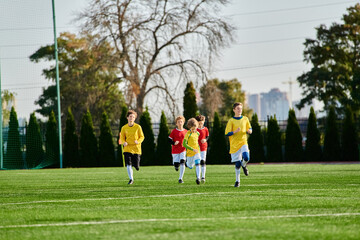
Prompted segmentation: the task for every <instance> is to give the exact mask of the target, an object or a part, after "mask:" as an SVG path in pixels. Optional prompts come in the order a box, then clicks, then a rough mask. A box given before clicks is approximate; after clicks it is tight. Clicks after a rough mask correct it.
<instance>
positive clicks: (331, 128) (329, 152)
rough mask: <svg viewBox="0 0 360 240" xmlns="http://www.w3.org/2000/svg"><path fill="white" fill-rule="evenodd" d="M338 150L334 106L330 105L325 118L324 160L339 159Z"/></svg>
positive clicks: (338, 141) (338, 143)
mask: <svg viewBox="0 0 360 240" xmlns="http://www.w3.org/2000/svg"><path fill="white" fill-rule="evenodd" d="M340 150H341V148H340V138H339V131H338V126H337V123H336V115H335V108H334V107H333V106H331V107H330V110H329V114H328V116H327V119H326V129H325V139H324V161H339V160H341V154H340Z"/></svg>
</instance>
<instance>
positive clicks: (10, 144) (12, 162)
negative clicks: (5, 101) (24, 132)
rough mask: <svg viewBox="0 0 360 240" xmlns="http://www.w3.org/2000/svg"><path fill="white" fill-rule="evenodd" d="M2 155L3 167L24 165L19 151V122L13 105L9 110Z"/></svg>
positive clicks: (10, 167)
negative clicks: (4, 149) (7, 129)
mask: <svg viewBox="0 0 360 240" xmlns="http://www.w3.org/2000/svg"><path fill="white" fill-rule="evenodd" d="M4 157H5V158H4V168H7V169H21V168H24V167H25V166H24V161H23V157H22V152H21V144H20V134H19V122H18V119H17V114H16V111H15V108H14V107H12V108H11V111H10V121H9V134H8V139H7V144H6V153H5V156H4Z"/></svg>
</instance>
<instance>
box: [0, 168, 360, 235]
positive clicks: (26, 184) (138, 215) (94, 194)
mask: <svg viewBox="0 0 360 240" xmlns="http://www.w3.org/2000/svg"><path fill="white" fill-rule="evenodd" d="M249 171H250V175H249V176H248V177H245V176H244V174H243V173H241V184H240V188H234V187H233V185H234V182H235V173H234V167H233V166H232V165H223V166H216V165H213V166H207V175H206V183H205V184H201V185H196V183H195V169H192V170H190V169H186V171H185V176H184V182H185V183H183V184H179V183H178V172H175V170H174V168H173V167H171V166H164V167H141V168H140V171H139V172H136V171H134V178H135V183H134V184H133V185H127V182H128V178H127V173H126V169H125V168H86V169H48V170H21V171H0V189H1V190H0V192H1V195H0V209H1V210H0V239H131V240H134V239H172V240H173V239H360V164H351V165H350V164H344V165H318V164H303V165H301V164H299V165H295V164H294V165H293V164H291V165H290V164H274V165H270V164H269V165H249Z"/></svg>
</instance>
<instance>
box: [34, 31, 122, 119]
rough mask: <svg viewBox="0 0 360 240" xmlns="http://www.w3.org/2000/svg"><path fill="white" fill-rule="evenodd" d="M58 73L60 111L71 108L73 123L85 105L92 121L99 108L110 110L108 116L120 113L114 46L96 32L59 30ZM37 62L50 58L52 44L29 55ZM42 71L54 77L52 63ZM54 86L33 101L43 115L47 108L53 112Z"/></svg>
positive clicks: (98, 114)
mask: <svg viewBox="0 0 360 240" xmlns="http://www.w3.org/2000/svg"><path fill="white" fill-rule="evenodd" d="M57 40H58V49H59V76H60V89H61V91H60V96H61V112H62V113H65V112H66V111H67V109H68V108H69V107H71V108H72V110H73V113H74V119H75V123H76V125H77V126H79V125H80V123H81V117H82V113H83V112H85V111H86V110H87V109H89V110H90V111H91V112H92V113H93V114H94V116H95V118H94V122H95V123H97V124H98V123H100V118H101V117H100V116H101V113H102V112H103V111H106V112H108V113H110V115H109V117H110V118H111V119H112V120H115V119H118V118H119V117H120V110H119V107H118V106H121V105H122V104H123V103H124V98H123V95H122V93H121V91H120V89H119V87H118V86H117V85H116V84H115V83H119V82H120V81H121V80H120V79H119V78H118V77H117V73H118V68H117V63H118V62H119V60H118V57H117V56H115V54H114V51H115V49H114V47H112V46H111V45H110V43H109V42H107V41H106V40H104V39H103V38H102V37H100V36H99V35H94V36H92V35H90V34H87V33H83V34H82V35H80V36H79V37H78V36H76V35H75V34H71V33H67V32H65V33H61V34H60V37H58V39H57ZM30 60H31V61H33V62H35V63H38V62H40V61H41V60H45V61H54V45H47V46H43V47H40V48H39V49H38V50H37V51H36V52H35V53H34V54H32V55H31V56H30ZM43 75H44V76H45V77H46V78H47V79H48V80H51V81H55V76H56V75H55V66H53V65H52V66H50V67H49V68H45V69H44V70H43ZM56 101H57V97H56V86H55V85H51V86H49V87H48V88H45V89H44V90H43V94H42V95H41V96H40V97H39V99H38V100H37V101H36V104H38V105H39V106H40V109H38V110H37V112H39V113H40V114H42V115H44V116H49V114H50V112H51V111H54V112H55V114H56V115H57V107H56Z"/></svg>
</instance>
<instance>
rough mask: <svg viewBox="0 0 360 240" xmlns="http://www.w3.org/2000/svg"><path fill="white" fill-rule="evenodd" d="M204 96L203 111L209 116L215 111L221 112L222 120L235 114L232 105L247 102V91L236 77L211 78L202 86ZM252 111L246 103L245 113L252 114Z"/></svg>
mask: <svg viewBox="0 0 360 240" xmlns="http://www.w3.org/2000/svg"><path fill="white" fill-rule="evenodd" d="M200 94H201V98H202V105H201V107H200V108H201V111H202V112H203V113H204V114H208V115H207V116H213V113H214V112H215V111H217V112H219V113H220V116H222V120H225V119H228V118H229V117H232V116H233V115H234V112H233V109H232V106H233V104H234V103H235V102H241V103H244V102H245V92H244V91H243V90H242V86H241V83H240V82H239V81H238V80H237V79H236V78H235V79H231V80H222V81H219V80H218V79H216V78H215V79H212V80H209V81H208V82H207V83H206V84H205V85H203V86H202V87H201V88H200ZM251 113H252V111H251V110H250V109H248V108H247V107H246V105H245V104H244V108H243V114H244V115H250V114H251Z"/></svg>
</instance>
